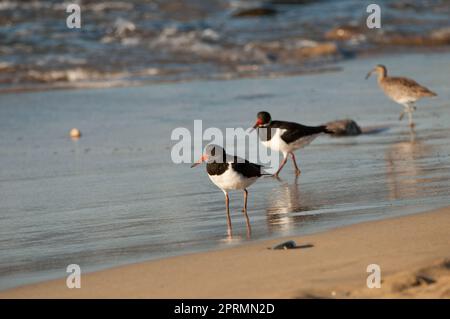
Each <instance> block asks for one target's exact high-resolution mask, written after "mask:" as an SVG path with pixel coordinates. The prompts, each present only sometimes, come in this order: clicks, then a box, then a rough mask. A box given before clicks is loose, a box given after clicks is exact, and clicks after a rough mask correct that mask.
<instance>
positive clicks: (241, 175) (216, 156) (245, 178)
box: [191, 144, 270, 236]
mask: <svg viewBox="0 0 450 319" xmlns="http://www.w3.org/2000/svg"><path fill="white" fill-rule="evenodd" d="M203 162H206V171H207V173H208V176H209V178H210V179H211V181H212V182H213V183H214V184H215V185H216V186H217V187H219V188H220V189H221V190H222V191H223V193H224V194H225V205H226V209H227V225H228V235H229V236H231V235H232V227H231V217H230V198H229V196H228V192H229V191H230V190H238V189H242V190H243V191H244V209H243V210H242V211H243V213H244V216H245V219H246V223H247V235H248V236H250V234H251V227H250V220H249V218H248V215H247V199H248V191H247V188H248V187H249V186H250V185H252V184H253V183H254V182H256V180H257V179H258V178H259V177H261V176H263V175H270V174H267V173H265V172H264V171H263V167H262V166H261V165H258V164H254V163H250V162H249V161H247V160H246V159H242V158H239V157H237V156H232V155H228V154H227V153H226V152H225V150H224V149H223V148H222V147H220V146H218V145H212V144H211V145H208V146H206V149H205V153H204V154H203V155H202V156H201V158H200V159H199V160H198V161H197V162H195V163H194V164H193V165H192V166H191V167H195V166H197V165H199V164H201V163H203Z"/></svg>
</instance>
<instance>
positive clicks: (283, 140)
mask: <svg viewBox="0 0 450 319" xmlns="http://www.w3.org/2000/svg"><path fill="white" fill-rule="evenodd" d="M253 128H254V129H255V128H256V129H258V136H259V139H260V140H261V143H262V144H263V145H264V146H265V147H267V148H270V149H272V150H274V151H280V152H282V153H283V161H282V162H281V165H280V168H278V170H277V172H276V173H275V174H274V176H275V177H278V174H279V173H280V172H281V169H282V168H283V166H284V165H285V164H286V162H287V158H288V155H289V154H290V155H291V157H292V161H293V162H294V168H295V175H296V176H298V175H300V173H301V171H300V169H299V168H298V166H297V162H296V160H295V155H294V151H296V150H298V149H299V148H302V147H304V146H306V145H308V144H309V143H311V142H312V141H313V140H314V139H315V138H316V137H317V136H318V135H319V134H321V133H328V134H332V132H331V131H330V130H328V129H327V128H326V126H324V125H322V126H305V125H301V124H298V123H293V122H284V121H272V118H271V116H270V114H269V113H267V112H259V113H258V115H257V119H256V123H255V125H254V126H253ZM262 128H264V129H262ZM260 129H261V130H260Z"/></svg>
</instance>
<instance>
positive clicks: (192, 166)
mask: <svg viewBox="0 0 450 319" xmlns="http://www.w3.org/2000/svg"><path fill="white" fill-rule="evenodd" d="M207 160H208V156H207V155H206V154H203V155H202V156H201V157H200V159H199V160H198V161H197V162H195V163H194V164H192V165H191V168H194V167H195V166H197V165H200V164H201V163H203V162H205V161H207Z"/></svg>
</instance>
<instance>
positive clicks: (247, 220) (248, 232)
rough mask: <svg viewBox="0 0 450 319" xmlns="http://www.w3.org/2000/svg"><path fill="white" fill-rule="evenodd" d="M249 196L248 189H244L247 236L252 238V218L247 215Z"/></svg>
mask: <svg viewBox="0 0 450 319" xmlns="http://www.w3.org/2000/svg"><path fill="white" fill-rule="evenodd" d="M247 198H248V191H247V190H246V189H244V211H243V212H244V216H245V220H246V223H247V237H248V238H250V236H251V234H252V228H251V226H250V219H249V218H248V215H247Z"/></svg>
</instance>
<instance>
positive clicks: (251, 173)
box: [231, 156, 262, 178]
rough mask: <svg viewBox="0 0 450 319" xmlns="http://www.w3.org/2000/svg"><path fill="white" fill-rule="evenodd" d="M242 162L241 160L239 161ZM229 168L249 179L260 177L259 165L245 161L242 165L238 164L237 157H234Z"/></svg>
mask: <svg viewBox="0 0 450 319" xmlns="http://www.w3.org/2000/svg"><path fill="white" fill-rule="evenodd" d="M240 161H242V159H240ZM231 167H232V168H233V169H234V170H235V171H236V172H238V173H239V174H241V175H243V176H245V177H247V178H250V177H260V176H261V175H262V174H261V168H262V166H261V165H258V164H254V163H250V162H249V161H247V160H245V162H243V163H239V161H238V157H237V156H235V157H234V162H233V163H232V164H231Z"/></svg>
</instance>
